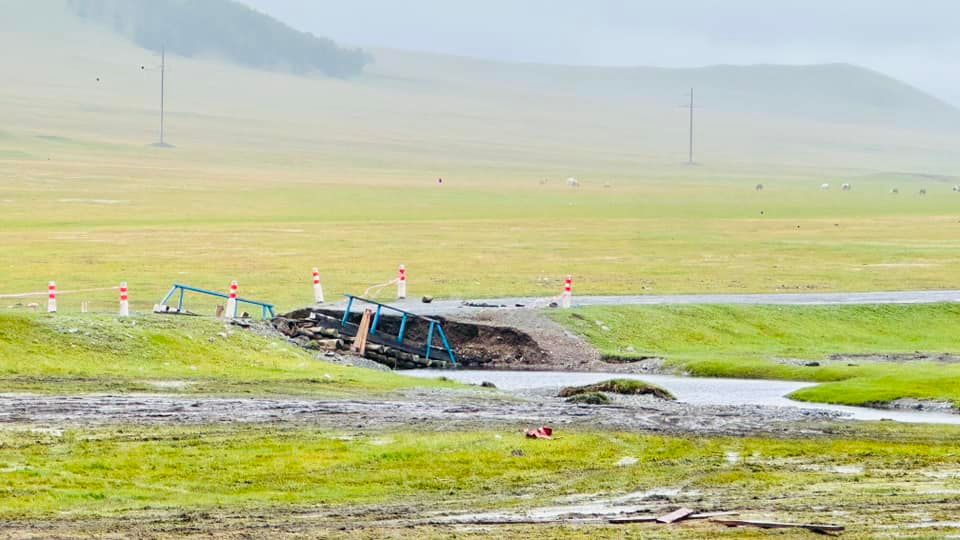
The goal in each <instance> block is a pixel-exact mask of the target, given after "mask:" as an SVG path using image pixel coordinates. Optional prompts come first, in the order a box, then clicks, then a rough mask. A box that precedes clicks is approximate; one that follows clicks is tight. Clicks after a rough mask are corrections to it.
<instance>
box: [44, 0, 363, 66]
mask: <svg viewBox="0 0 960 540" xmlns="http://www.w3.org/2000/svg"><path fill="white" fill-rule="evenodd" d="M47 4H50V1H49V0H47ZM67 6H68V7H69V8H70V11H71V12H72V13H74V14H76V15H78V16H79V17H81V18H83V19H85V20H90V21H95V22H98V23H100V24H102V25H103V26H104V28H109V29H111V30H113V31H114V32H116V33H118V34H120V35H123V36H126V37H129V38H130V39H131V40H133V42H134V43H136V44H137V45H139V46H140V47H143V48H145V49H148V50H152V51H155V52H160V51H162V50H167V51H169V52H171V53H173V54H179V55H181V56H186V57H195V56H199V55H208V56H209V55H213V56H217V57H220V58H225V59H227V60H229V61H231V62H235V63H237V64H240V65H244V66H250V67H253V68H258V69H271V70H288V71H291V72H293V73H300V74H305V73H314V72H319V73H323V74H326V75H332V76H337V77H346V76H351V75H356V74H358V73H360V72H361V71H362V70H363V67H364V66H365V65H366V64H368V63H369V62H370V58H369V56H368V55H367V54H366V53H364V52H363V51H360V50H346V49H343V48H340V47H339V46H337V44H336V43H334V42H333V41H331V40H329V39H325V38H319V37H317V36H314V35H312V34H307V33H303V32H299V31H296V30H294V29H292V28H290V27H289V26H287V25H285V24H283V23H281V22H279V21H277V20H275V19H273V18H271V17H269V16H267V15H265V14H262V13H260V12H257V11H255V10H253V9H250V8H248V7H246V6H244V5H242V4H240V3H238V2H234V1H232V0H203V1H197V0H149V1H147V0H122V1H116V0H67Z"/></svg>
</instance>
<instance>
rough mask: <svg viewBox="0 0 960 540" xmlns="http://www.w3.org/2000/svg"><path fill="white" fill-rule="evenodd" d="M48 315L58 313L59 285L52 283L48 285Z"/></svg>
mask: <svg viewBox="0 0 960 540" xmlns="http://www.w3.org/2000/svg"><path fill="white" fill-rule="evenodd" d="M47 293H48V296H47V313H56V312H57V283H56V282H55V281H51V282H50V284H49V285H47Z"/></svg>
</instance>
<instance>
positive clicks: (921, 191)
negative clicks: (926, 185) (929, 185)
mask: <svg viewBox="0 0 960 540" xmlns="http://www.w3.org/2000/svg"><path fill="white" fill-rule="evenodd" d="M926 194H927V190H926V189H921V190H920V196H921V197H923V196H925V195H926Z"/></svg>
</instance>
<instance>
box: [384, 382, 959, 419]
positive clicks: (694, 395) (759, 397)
mask: <svg viewBox="0 0 960 540" xmlns="http://www.w3.org/2000/svg"><path fill="white" fill-rule="evenodd" d="M403 374H404V375H408V376H411V377H421V378H436V377H447V378H449V379H452V380H455V381H458V382H462V383H466V384H480V383H482V382H484V381H489V382H492V383H493V384H495V385H496V386H497V388H499V389H501V390H507V391H519V390H549V391H552V392H553V391H559V390H560V388H562V387H564V386H581V385H586V384H595V383H599V382H603V381H606V380H610V379H633V380H640V381H644V382H648V383H651V384H655V385H657V386H659V387H661V388H664V389H666V390H668V391H670V393H672V394H673V395H674V396H676V398H677V400H678V401H680V402H683V403H689V404H691V405H709V406H763V407H790V408H793V409H812V410H825V411H832V412H836V413H840V414H841V415H842V416H844V417H846V418H848V419H852V420H864V421H880V420H891V421H894V422H903V423H910V424H955V425H960V414H951V413H938V412H925V411H892V410H883V409H870V408H867V407H847V406H843V405H828V404H825V403H803V402H798V401H793V400H791V399H788V398H787V397H786V396H787V395H789V394H791V393H793V392H796V391H797V390H800V389H802V388H808V387H811V386H816V384H815V383H807V382H795V381H768V380H751V379H708V378H697V377H676V376H671V375H628V374H618V373H579V372H561V371H495V370H489V371H488V370H462V371H452V370H435V369H418V370H411V371H404V372H403Z"/></svg>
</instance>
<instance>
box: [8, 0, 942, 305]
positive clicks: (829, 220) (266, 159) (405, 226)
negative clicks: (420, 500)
mask: <svg viewBox="0 0 960 540" xmlns="http://www.w3.org/2000/svg"><path fill="white" fill-rule="evenodd" d="M8 4H11V7H10V8H11V9H14V8H16V9H18V10H20V11H31V12H32V15H29V17H33V18H34V19H36V20H33V21H32V22H23V21H21V22H19V23H16V24H10V28H8V30H9V31H5V32H3V33H0V46H3V47H5V48H6V49H8V50H21V49H29V50H31V55H6V56H5V57H4V58H3V59H0V62H2V63H0V66H2V67H3V69H4V71H6V72H10V73H16V74H17V77H16V78H12V79H11V81H9V83H8V84H5V85H4V86H3V88H0V113H2V115H3V116H4V118H5V123H4V126H3V127H2V128H0V179H2V180H0V261H2V267H0V296H2V295H5V294H7V295H9V294H14V293H24V292H33V291H43V290H44V289H45V286H46V283H47V281H48V280H51V279H54V280H57V282H58V284H59V285H60V287H61V289H63V290H73V289H86V288H99V287H104V286H115V285H116V284H117V283H119V282H120V281H122V280H126V281H128V282H129V284H130V287H131V296H132V299H133V303H134V306H135V307H136V308H137V309H139V310H146V309H148V308H149V307H150V306H152V304H154V303H155V302H157V301H158V300H159V299H160V298H162V296H163V295H164V293H165V292H166V291H167V290H168V289H169V287H170V285H171V284H172V283H174V282H186V283H187V284H191V285H195V286H199V287H204V288H210V289H214V290H221V291H223V290H225V289H226V288H227V287H228V285H229V283H230V281H231V280H233V279H236V280H238V281H240V284H241V292H242V294H243V295H245V296H250V297H253V298H262V299H265V300H268V301H272V302H275V303H277V304H278V305H279V306H280V307H281V309H287V308H293V307H299V306H302V305H304V304H306V303H309V302H310V301H311V299H312V293H311V289H310V271H311V269H312V268H313V267H315V266H316V267H319V268H320V270H321V273H322V277H323V281H324V284H325V286H326V290H327V293H328V297H330V298H331V299H334V298H336V297H337V296H338V295H339V294H340V293H343V292H353V293H359V292H362V291H363V290H364V289H366V288H367V287H369V286H370V285H373V284H377V283H383V282H385V281H388V280H390V279H392V278H393V277H394V276H395V273H396V269H397V266H398V265H399V264H401V263H403V264H406V265H407V267H408V269H409V276H410V283H409V290H410V294H411V295H412V296H414V297H417V296H420V295H432V296H437V297H493V296H500V295H514V294H516V295H542V296H553V295H556V294H558V293H559V292H560V290H561V288H562V279H563V277H565V276H566V275H567V274H573V275H574V276H575V278H576V288H577V292H578V293H610V294H617V293H644V292H651V293H682V292H707V291H710V292H770V291H783V292H792V291H817V290H819V291H836V290H870V289H879V290H895V289H924V288H930V289H934V288H954V287H958V286H960V285H958V282H957V279H956V276H955V275H954V272H953V269H954V268H956V267H957V265H958V264H960V256H958V255H957V253H960V240H958V238H960V235H958V234H957V232H958V231H960V195H957V194H956V193H953V192H952V191H951V187H952V185H954V184H957V183H960V180H957V178H956V177H955V176H952V174H953V173H955V172H956V171H958V170H960V169H957V166H958V164H957V163H955V162H954V161H952V160H953V159H954V158H953V156H954V153H953V152H952V148H953V146H954V144H953V142H952V141H953V140H954V139H953V138H951V137H953V136H952V135H949V134H947V135H945V134H942V133H935V134H934V133H926V132H917V131H909V132H900V131H897V130H896V129H894V128H893V127H889V126H888V127H886V128H878V127H877V126H875V125H870V126H867V127H865V126H862V125H840V124H829V125H828V124H823V123H817V122H812V121H804V120H802V119H798V118H795V117H782V118H781V117H770V118H767V117H763V118H757V117H753V116H749V117H747V116H744V115H743V114H733V113H731V112H723V111H717V110H712V109H708V110H707V111H705V112H704V114H703V117H702V118H701V120H700V121H701V123H700V126H701V130H702V131H701V132H700V133H699V134H698V135H699V137H700V139H699V141H700V144H699V147H700V151H701V154H699V156H700V157H699V158H698V160H699V161H701V162H702V163H701V164H700V165H698V166H695V167H690V166H686V165H684V164H682V163H683V161H684V160H685V158H686V153H685V151H686V140H687V138H686V137H687V133H686V125H687V124H686V118H685V116H684V112H683V111H682V110H679V109H676V108H675V107H673V106H672V105H670V106H666V105H664V103H663V102H661V101H656V100H654V101H647V100H641V101H634V100H626V101H625V98H624V95H626V94H622V93H621V94H612V95H610V96H608V97H607V98H606V99H599V97H597V96H595V95H594V94H591V93H589V92H588V93H587V94H585V95H580V94H578V93H577V92H575V91H572V90H571V88H576V85H575V84H574V83H575V82H576V81H577V80H578V79H579V77H581V76H582V73H581V72H580V71H577V70H574V71H572V72H570V73H568V74H567V75H565V76H567V77H569V78H568V79H565V80H566V82H568V83H570V84H564V85H562V86H559V87H558V86H556V85H555V84H546V83H543V82H542V81H541V82H536V81H539V80H540V79H539V76H536V77H534V78H533V80H527V77H526V75H522V74H521V73H519V72H520V71H523V69H527V70H533V71H534V72H537V73H539V72H541V71H550V69H549V68H548V67H544V66H541V67H537V68H532V67H530V66H527V67H526V68H523V69H522V68H521V67H518V66H504V65H497V64H492V63H483V62H473V61H469V60H465V59H456V58H444V57H433V56H429V55H415V54H403V53H396V52H389V51H383V52H378V53H377V54H378V62H377V63H376V64H375V65H374V66H373V67H371V68H370V71H369V73H368V74H367V75H365V76H364V77H361V78H359V79H355V80H349V81H343V80H330V79H323V78H315V77H293V76H289V75H283V74H277V73H264V72H257V71H251V70H244V69H240V68H236V67H233V66H229V65H225V64H222V63H218V62H215V61H212V60H188V59H183V58H176V57H171V58H168V60H169V62H170V64H171V72H170V73H169V74H168V75H169V77H168V83H169V86H168V103H167V110H168V117H167V128H168V139H169V141H170V142H172V143H173V144H175V145H177V148H175V149H169V150H159V149H156V148H151V147H149V146H148V144H149V143H152V142H154V141H155V140H156V138H157V134H156V127H157V114H156V113H157V111H156V108H157V103H156V101H157V99H156V98H157V84H158V82H159V81H158V80H157V73H155V72H153V71H150V70H141V69H140V66H141V65H145V64H146V65H148V66H153V64H154V63H155V60H156V59H154V58H153V57H152V56H151V55H150V53H147V52H145V51H142V50H139V49H137V48H135V47H133V46H132V45H130V44H129V43H127V42H126V41H124V40H122V39H120V38H118V37H116V36H112V35H110V34H109V32H105V31H104V30H103V29H100V28H91V27H84V26H81V25H78V24H77V22H76V21H71V20H68V19H67V18H64V17H56V16H54V13H53V10H47V11H48V12H43V11H42V10H41V11H38V10H37V9H36V8H30V6H27V5H25V4H21V3H17V2H8ZM31 5H32V4H31ZM23 17H27V15H22V16H21V19H22V18H23ZM29 17H28V18H29ZM11 20H12V21H15V20H17V19H16V18H14V19H11ZM32 25H40V26H42V28H43V29H46V30H45V31H43V32H41V31H39V30H38V29H36V28H33V26H32ZM51 35H56V36H60V35H70V36H75V37H74V39H73V41H74V42H75V43H82V44H83V46H82V47H66V46H63V45H61V43H63V42H64V40H63V39H49V38H50V36H51ZM27 56H29V58H28V57H27ZM564 73H566V72H564ZM521 75H522V76H521ZM609 76H610V74H609V73H607V74H606V75H605V77H609ZM518 77H520V79H522V80H523V81H525V82H524V83H523V84H517V79H518ZM97 78H99V79H100V80H99V81H98V80H97ZM547 79H548V80H549V77H547ZM535 83H536V84H535ZM615 83H616V80H613V81H607V83H605V84H615ZM617 96H619V97H617ZM662 97H663V98H664V99H667V100H668V101H669V102H670V103H672V102H673V100H674V97H672V96H662ZM705 99H708V100H709V98H706V97H705ZM785 134H789V135H785ZM900 171H904V172H900ZM906 171H914V172H913V173H910V172H906ZM571 176H575V177H577V178H579V179H580V181H581V182H582V186H583V187H582V188H581V189H579V190H574V189H570V188H568V187H566V185H565V180H566V178H568V177H571ZM439 177H442V178H443V179H444V180H445V181H444V183H443V185H442V186H440V185H438V184H437V178H439ZM544 182H545V183H544ZM824 182H828V183H830V184H832V185H833V188H834V189H832V190H830V191H826V192H823V191H821V190H820V189H819V187H820V185H821V184H822V183H824ZM844 182H851V183H852V184H853V185H854V189H853V191H852V192H849V193H841V192H840V190H839V186H840V184H841V183H844ZM758 183H762V184H764V186H765V188H766V189H765V190H764V191H762V192H759V193H758V192H756V191H755V190H754V187H755V186H756V184H758ZM894 187H897V188H899V189H900V195H892V194H890V191H891V189H892V188H894ZM921 189H927V190H928V192H929V195H928V196H926V197H920V196H919V195H918V193H919V191H920V190H921ZM385 297H386V295H385ZM83 300H87V301H90V302H91V303H92V305H93V307H94V308H95V309H97V310H99V311H112V310H113V309H114V305H115V294H114V293H104V294H89V295H85V296H72V295H64V296H63V297H62V298H61V305H62V306H63V309H64V310H65V311H78V307H79V303H80V302H81V301H83ZM16 302H17V300H14V299H3V298H0V303H5V304H6V305H12V304H15V303H16ZM0 307H5V306H3V305H0ZM196 307H197V309H198V310H200V309H202V310H204V311H205V312H212V306H209V305H204V304H198V305H196Z"/></svg>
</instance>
